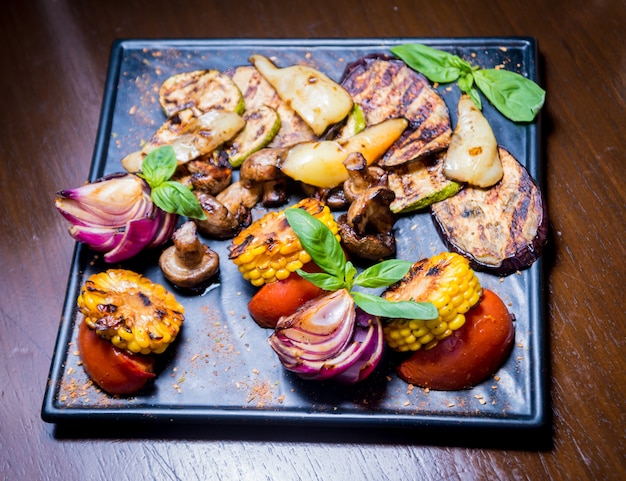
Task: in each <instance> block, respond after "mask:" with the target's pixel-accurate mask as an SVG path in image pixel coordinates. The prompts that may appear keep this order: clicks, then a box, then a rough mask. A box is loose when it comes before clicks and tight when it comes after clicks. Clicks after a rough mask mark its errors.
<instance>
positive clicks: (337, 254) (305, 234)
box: [285, 207, 346, 280]
mask: <svg viewBox="0 0 626 481" xmlns="http://www.w3.org/2000/svg"><path fill="white" fill-rule="evenodd" d="M285 216H286V217H287V221H288V222H289V225H290V226H291V228H292V229H293V230H294V232H295V233H296V235H297V236H298V238H299V239H300V244H302V247H303V248H304V250H305V251H307V252H308V253H309V255H310V256H311V258H312V259H313V261H314V262H315V263H316V264H317V265H318V266H319V267H320V268H321V269H322V270H323V271H324V272H326V273H327V274H330V275H331V276H333V277H337V278H340V279H342V280H343V279H344V276H345V272H346V256H345V254H344V252H343V249H342V248H341V245H340V244H339V241H338V240H337V239H336V238H335V236H334V234H333V233H332V232H331V230H330V229H329V228H328V227H327V226H326V225H325V224H324V223H323V222H322V221H320V220H319V219H316V218H315V217H313V216H312V215H311V214H309V213H308V212H307V211H306V210H304V209H300V208H293V207H292V208H290V209H287V210H285Z"/></svg>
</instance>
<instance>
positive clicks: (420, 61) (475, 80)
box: [391, 43, 546, 122]
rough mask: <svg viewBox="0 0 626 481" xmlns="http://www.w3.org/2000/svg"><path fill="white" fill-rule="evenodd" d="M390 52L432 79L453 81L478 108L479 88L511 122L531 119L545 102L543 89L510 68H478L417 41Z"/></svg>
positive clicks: (455, 56) (396, 47)
mask: <svg viewBox="0 0 626 481" xmlns="http://www.w3.org/2000/svg"><path fill="white" fill-rule="evenodd" d="M391 53H393V54H394V55H396V56H397V57H399V58H400V59H402V60H404V62H405V63H406V64H407V65H408V66H409V67H411V68H412V69H414V70H417V71H418V72H420V73H421V74H423V75H424V76H426V77H427V78H428V79H429V80H430V81H432V82H437V83H450V82H454V81H456V82H457V85H458V86H459V89H460V90H461V91H462V92H465V93H466V94H468V95H469V96H470V97H471V98H472V100H473V101H474V103H475V104H476V105H477V106H478V108H481V109H482V102H481V100H480V96H479V94H478V91H479V90H480V91H481V92H482V93H483V95H484V96H485V97H487V99H488V100H489V101H490V102H491V103H492V104H493V106H494V107H495V108H497V109H498V110H499V111H500V113H502V114H503V115H504V116H505V117H507V118H508V119H510V120H512V121H514V122H530V121H532V120H533V119H534V118H535V116H536V115H537V113H538V112H539V110H541V107H543V104H544V102H545V98H546V92H545V90H543V89H542V88H541V87H539V85H537V84H536V83H535V82H533V81H532V80H530V79H528V78H526V77H524V76H522V75H520V74H517V73H515V72H511V71H510V70H497V69H481V68H479V67H476V66H473V65H472V64H470V63H469V62H467V61H465V60H463V59H462V58H460V57H459V56H457V55H453V54H451V53H448V52H444V51H443V50H437V49H434V48H432V47H428V46H426V45H422V44H419V43H412V44H403V45H397V46H395V47H392V48H391Z"/></svg>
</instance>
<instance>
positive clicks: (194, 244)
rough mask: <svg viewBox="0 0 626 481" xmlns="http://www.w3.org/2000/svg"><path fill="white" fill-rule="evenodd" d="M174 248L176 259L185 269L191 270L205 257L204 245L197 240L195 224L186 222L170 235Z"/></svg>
mask: <svg viewBox="0 0 626 481" xmlns="http://www.w3.org/2000/svg"><path fill="white" fill-rule="evenodd" d="M172 241H173V242H174V246H175V247H176V258H177V259H178V260H179V262H180V263H181V264H182V265H183V266H185V267H187V268H190V269H191V268H193V267H196V266H197V265H198V264H200V263H201V262H202V257H203V256H204V255H205V251H204V244H202V242H200V239H198V235H197V233H196V224H194V223H193V222H186V223H184V224H183V225H182V226H180V228H179V229H178V230H177V231H176V232H174V234H173V235H172Z"/></svg>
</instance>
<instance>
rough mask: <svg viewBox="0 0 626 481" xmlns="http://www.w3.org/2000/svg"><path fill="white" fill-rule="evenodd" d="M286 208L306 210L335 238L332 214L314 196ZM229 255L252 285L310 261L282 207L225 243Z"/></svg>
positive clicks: (283, 275)
mask: <svg viewBox="0 0 626 481" xmlns="http://www.w3.org/2000/svg"><path fill="white" fill-rule="evenodd" d="M290 208H301V209H304V210H306V211H307V212H308V213H309V214H311V215H313V216H314V217H316V218H317V219H319V220H320V221H321V222H322V223H324V224H325V225H327V226H328V227H329V229H330V230H331V231H332V232H333V234H335V237H336V238H337V240H339V235H338V234H337V232H338V226H337V223H336V222H335V219H334V217H333V214H332V213H331V212H330V209H329V208H328V207H327V206H326V205H324V204H322V203H321V202H320V201H318V200H317V199H314V198H306V199H303V200H301V201H300V202H298V203H297V204H296V205H295V206H293V207H290ZM229 258H230V259H231V260H232V261H233V262H234V263H235V265H237V266H238V268H239V272H241V274H242V276H243V278H244V279H246V280H248V281H250V282H251V283H252V284H253V285H255V286H260V285H263V284H267V283H270V282H274V281H276V280H280V279H286V278H287V277H288V276H289V274H290V273H291V272H295V271H297V270H298V269H301V268H302V266H303V265H304V264H307V263H309V262H311V256H310V255H309V254H308V253H307V252H306V251H305V250H304V249H303V248H302V245H301V244H300V240H299V239H298V236H297V235H296V233H295V232H294V231H293V230H292V229H291V227H290V226H289V223H288V222H287V219H286V216H285V211H284V210H283V211H273V212H269V213H267V214H266V215H264V216H263V217H262V218H261V219H259V220H257V221H255V222H253V223H252V224H251V225H250V226H248V227H247V228H245V229H243V230H242V231H241V232H240V233H239V234H238V235H237V236H236V237H235V238H234V239H233V242H232V245H231V246H229ZM254 271H258V272H259V274H258V275H257V274H256V273H254Z"/></svg>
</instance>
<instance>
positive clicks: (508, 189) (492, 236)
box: [431, 147, 548, 276]
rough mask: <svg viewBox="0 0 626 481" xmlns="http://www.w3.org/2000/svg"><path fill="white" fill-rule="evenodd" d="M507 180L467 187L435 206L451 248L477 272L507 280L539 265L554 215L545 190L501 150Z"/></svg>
mask: <svg viewBox="0 0 626 481" xmlns="http://www.w3.org/2000/svg"><path fill="white" fill-rule="evenodd" d="M499 152H500V160H501V161H502V167H503V169H504V175H503V177H502V180H501V181H500V182H498V184H496V185H495V186H493V187H491V188H489V189H481V188H473V187H469V186H467V187H465V188H464V189H463V190H462V191H461V192H459V193H458V194H456V195H455V196H454V197H450V198H448V199H446V200H444V201H442V202H438V203H436V204H433V205H432V206H431V212H432V217H433V220H434V223H435V226H436V227H437V229H438V231H439V233H440V234H441V237H442V238H443V240H444V242H446V244H447V245H448V247H449V248H450V249H452V250H454V251H455V252H458V253H460V254H462V255H464V256H467V257H468V258H469V259H470V261H471V264H472V267H473V268H474V269H477V270H488V271H490V272H493V273H495V274H498V275H502V276H506V275H508V274H511V273H513V272H515V271H517V270H520V269H524V268H526V267H529V266H530V265H531V264H533V263H534V262H535V261H536V260H537V259H538V258H539V256H540V255H541V251H542V249H543V247H544V245H545V243H546V241H547V231H548V214H547V208H546V204H545V201H544V199H543V196H542V194H541V191H540V189H539V187H538V186H537V184H536V183H535V182H534V180H533V179H532V178H531V177H530V175H529V174H528V172H527V171H526V169H525V168H524V166H522V165H521V164H520V163H519V162H518V161H517V160H516V159H515V158H514V157H513V156H512V155H511V154H510V153H509V152H508V151H506V150H505V149H503V148H502V147H500V151H499Z"/></svg>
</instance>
